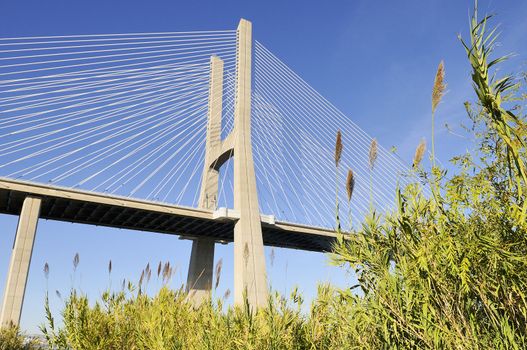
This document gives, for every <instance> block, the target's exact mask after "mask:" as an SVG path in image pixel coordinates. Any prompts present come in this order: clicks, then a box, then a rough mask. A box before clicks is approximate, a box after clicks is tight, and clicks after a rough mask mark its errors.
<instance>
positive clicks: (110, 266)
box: [108, 259, 112, 274]
mask: <svg viewBox="0 0 527 350" xmlns="http://www.w3.org/2000/svg"><path fill="white" fill-rule="evenodd" d="M111 273H112V260H111V259H110V262H109V263H108V274H111Z"/></svg>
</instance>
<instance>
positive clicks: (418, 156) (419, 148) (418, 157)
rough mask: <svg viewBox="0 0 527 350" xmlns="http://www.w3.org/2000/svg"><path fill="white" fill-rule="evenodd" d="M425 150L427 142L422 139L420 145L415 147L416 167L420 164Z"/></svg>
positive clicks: (414, 164) (414, 163)
mask: <svg viewBox="0 0 527 350" xmlns="http://www.w3.org/2000/svg"><path fill="white" fill-rule="evenodd" d="M425 151H426V143H425V140H424V139H422V140H421V142H419V145H418V146H417V148H416V149H415V154H414V161H413V167H414V168H417V167H418V166H419V164H421V161H422V160H423V157H424V154H425Z"/></svg>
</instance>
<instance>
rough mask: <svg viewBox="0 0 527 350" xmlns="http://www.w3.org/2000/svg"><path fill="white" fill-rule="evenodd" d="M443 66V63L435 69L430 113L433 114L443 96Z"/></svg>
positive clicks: (444, 85)
mask: <svg viewBox="0 0 527 350" xmlns="http://www.w3.org/2000/svg"><path fill="white" fill-rule="evenodd" d="M444 80H445V64H444V63H443V61H441V62H440V63H439V66H438V67H437V73H436V77H435V79H434V87H433V88H432V113H433V112H435V110H436V108H437V105H438V104H439V102H441V99H442V98H443V95H444V94H445V89H446V84H445V81H444Z"/></svg>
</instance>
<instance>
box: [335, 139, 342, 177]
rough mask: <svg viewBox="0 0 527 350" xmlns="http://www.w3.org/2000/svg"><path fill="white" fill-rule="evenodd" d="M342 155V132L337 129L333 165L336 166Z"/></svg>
mask: <svg viewBox="0 0 527 350" xmlns="http://www.w3.org/2000/svg"><path fill="white" fill-rule="evenodd" d="M341 157H342V133H341V132H340V130H339V131H337V141H336V143H335V166H336V167H337V168H338V166H339V164H340V158H341Z"/></svg>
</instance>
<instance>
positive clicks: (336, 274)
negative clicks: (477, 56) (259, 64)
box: [0, 0, 527, 332]
mask: <svg viewBox="0 0 527 350" xmlns="http://www.w3.org/2000/svg"><path fill="white" fill-rule="evenodd" d="M471 6H472V1H469V0H442V1H440V0H435V1H433V0H403V1H379V0H362V1H360V0H357V1H276V0H269V1H259V2H256V1H227V0H225V1H199V0H194V1H137V0H126V1H125V0H120V1H107V0H90V1H56V0H49V1H40V0H27V1H8V0H1V1H0V37H19V36H40V35H70V34H96V33H133V32H167V31H168V32H172V31H192V30H220V29H235V28H236V26H237V23H238V20H239V18H240V17H244V18H247V19H249V20H251V21H252V22H253V27H254V36H255V38H256V39H257V40H259V41H260V42H262V43H263V44H264V45H265V46H266V47H267V48H269V49H270V50H272V51H273V52H274V53H275V54H276V55H277V56H279V57H280V58H281V59H282V60H283V61H284V62H285V63H287V64H288V65H289V66H290V67H291V68H292V69H293V70H295V71H296V72H297V73H299V74H300V75H301V76H302V77H303V78H304V79H305V80H306V81H307V82H309V83H310V84H311V85H312V86H313V87H314V88H315V89H317V90H318V91H319V92H320V93H321V94H322V95H324V96H325V97H326V98H327V99H328V100H329V101H331V102H332V103H333V104H334V105H336V106H337V107H339V108H340V109H341V110H342V111H344V112H345V113H346V114H347V115H349V116H350V117H351V118H352V119H353V120H354V121H355V122H356V123H357V124H358V125H360V126H361V127H362V128H363V129H364V130H366V131H367V132H368V133H369V134H370V135H373V136H375V137H377V138H378V140H379V142H380V143H381V144H382V145H384V146H385V147H388V148H389V147H390V146H392V145H393V146H396V147H397V149H398V153H399V154H400V155H401V157H402V158H403V159H405V160H407V161H408V162H410V160H411V158H412V155H413V151H414V149H415V146H416V145H417V144H418V143H419V141H420V139H421V138H422V137H426V138H427V139H429V134H430V93H431V87H432V83H433V79H434V74H435V70H436V68H437V65H438V63H439V61H440V60H444V61H445V67H446V81H447V84H448V93H447V95H446V96H445V98H444V100H443V103H442V104H441V106H440V107H439V110H438V114H437V130H438V131H437V143H436V150H437V153H438V157H439V158H440V159H441V160H442V161H443V162H446V161H447V160H448V159H449V158H450V157H451V156H452V155H454V154H456V153H458V152H461V151H464V150H465V149H466V147H470V145H469V144H468V143H467V140H466V139H463V138H462V137H460V136H456V135H453V134H452V133H449V132H448V131H447V129H446V128H445V127H444V124H445V123H448V124H449V125H450V127H451V129H452V130H453V131H454V132H456V133H460V134H461V133H462V132H461V130H460V127H459V124H460V123H461V122H463V121H466V117H465V113H464V108H463V102H464V101H465V100H470V99H473V97H474V95H473V91H472V89H471V86H470V76H469V66H468V63H467V60H466V56H465V53H464V50H463V48H462V47H461V44H460V43H459V40H458V39H457V35H458V33H462V34H463V35H465V36H466V32H467V27H468V18H469V12H470V8H471ZM480 11H481V12H487V13H496V14H497V15H498V16H497V19H496V22H495V23H500V24H501V30H502V32H503V34H502V37H501V40H500V47H499V49H498V51H499V52H498V54H503V53H509V52H514V53H516V56H515V57H514V58H513V59H512V60H510V61H509V62H508V63H507V64H506V65H505V66H504V71H505V72H508V71H517V70H520V69H523V70H525V68H526V65H525V62H526V60H527V45H526V43H527V21H526V20H525V18H527V2H526V1H521V0H502V1H497V0H485V1H480ZM16 220H17V218H16V217H11V216H0V227H1V229H0V281H5V278H6V274H7V269H8V262H9V255H10V252H11V247H12V244H13V239H14V233H15V229H16ZM216 251H217V254H216V260H218V259H220V258H223V262H224V268H223V276H222V278H221V283H220V288H219V290H218V295H220V296H221V295H223V293H224V291H225V290H226V289H228V288H232V270H233V266H232V245H227V246H221V245H218V246H217V250H216ZM76 252H78V253H79V254H80V261H81V262H80V265H79V269H78V271H77V273H76V275H75V276H73V275H72V271H73V268H72V259H73V256H74V255H75V253H76ZM266 254H267V257H268V259H267V260H268V274H269V281H270V284H271V285H272V287H273V288H274V289H276V290H278V291H281V292H284V291H285V292H287V291H290V290H291V288H292V287H293V286H294V285H298V286H299V287H300V289H301V290H302V291H303V292H304V293H305V295H306V297H307V299H309V298H310V297H312V296H313V295H314V294H315V293H316V285H317V283H318V282H325V281H331V282H334V283H336V284H337V285H340V286H345V285H347V284H351V278H350V277H349V276H348V275H347V274H346V273H345V271H343V270H340V269H337V268H332V267H329V266H328V261H327V256H324V255H322V254H315V253H306V252H299V251H293V250H282V249H277V250H276V251H275V259H274V263H273V265H272V266H271V264H270V259H269V256H270V254H271V250H270V249H266ZM189 255H190V242H189V241H182V240H179V239H178V238H177V237H175V236H167V235H159V234H152V233H143V232H133V231H126V230H117V229H109V228H101V227H91V226H83V225H77V224H67V223H58V222H47V221H43V220H41V221H40V223H39V227H38V233H37V238H36V242H35V249H34V256H33V260H32V263H31V269H30V275H29V282H28V288H27V293H26V300H25V304H24V306H25V307H24V311H23V316H22V326H23V328H24V329H27V330H28V331H30V332H36V329H37V325H38V324H39V323H40V322H41V321H42V320H43V308H42V301H43V297H44V292H45V289H46V283H45V279H44V275H43V273H42V268H43V266H44V263H45V262H48V263H49V265H50V270H51V272H50V280H49V289H50V292H51V294H52V297H51V302H52V306H53V308H54V309H55V310H57V308H58V307H60V304H61V301H60V299H59V298H57V297H56V296H55V290H59V291H60V292H61V293H62V294H63V295H64V294H67V292H68V290H69V288H70V287H71V286H72V285H73V286H75V287H79V288H81V289H82V290H83V291H85V292H86V293H88V294H89V295H91V296H97V295H98V294H99V293H100V292H101V291H103V290H104V289H105V288H107V287H108V284H109V283H112V285H113V286H116V285H120V281H121V280H122V278H135V279H136V280H137V279H138V277H139V274H140V272H141V270H142V268H144V266H145V265H146V264H147V263H148V262H150V263H151V264H153V265H157V262H158V261H160V260H162V261H167V260H170V261H171V262H172V263H173V264H175V265H176V266H178V273H177V274H176V278H175V279H174V281H173V282H172V285H173V286H174V287H178V286H179V285H181V283H182V282H184V281H185V279H186V271H187V264H188V258H189ZM110 259H112V262H113V272H112V276H111V278H110V279H109V278H108V274H107V264H108V261H109V260H110ZM109 280H110V281H111V282H110V281H109ZM2 287H3V284H2ZM152 289H153V288H152ZM0 293H3V290H2V291H0ZM0 295H1V294H0ZM231 298H232V296H231Z"/></svg>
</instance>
